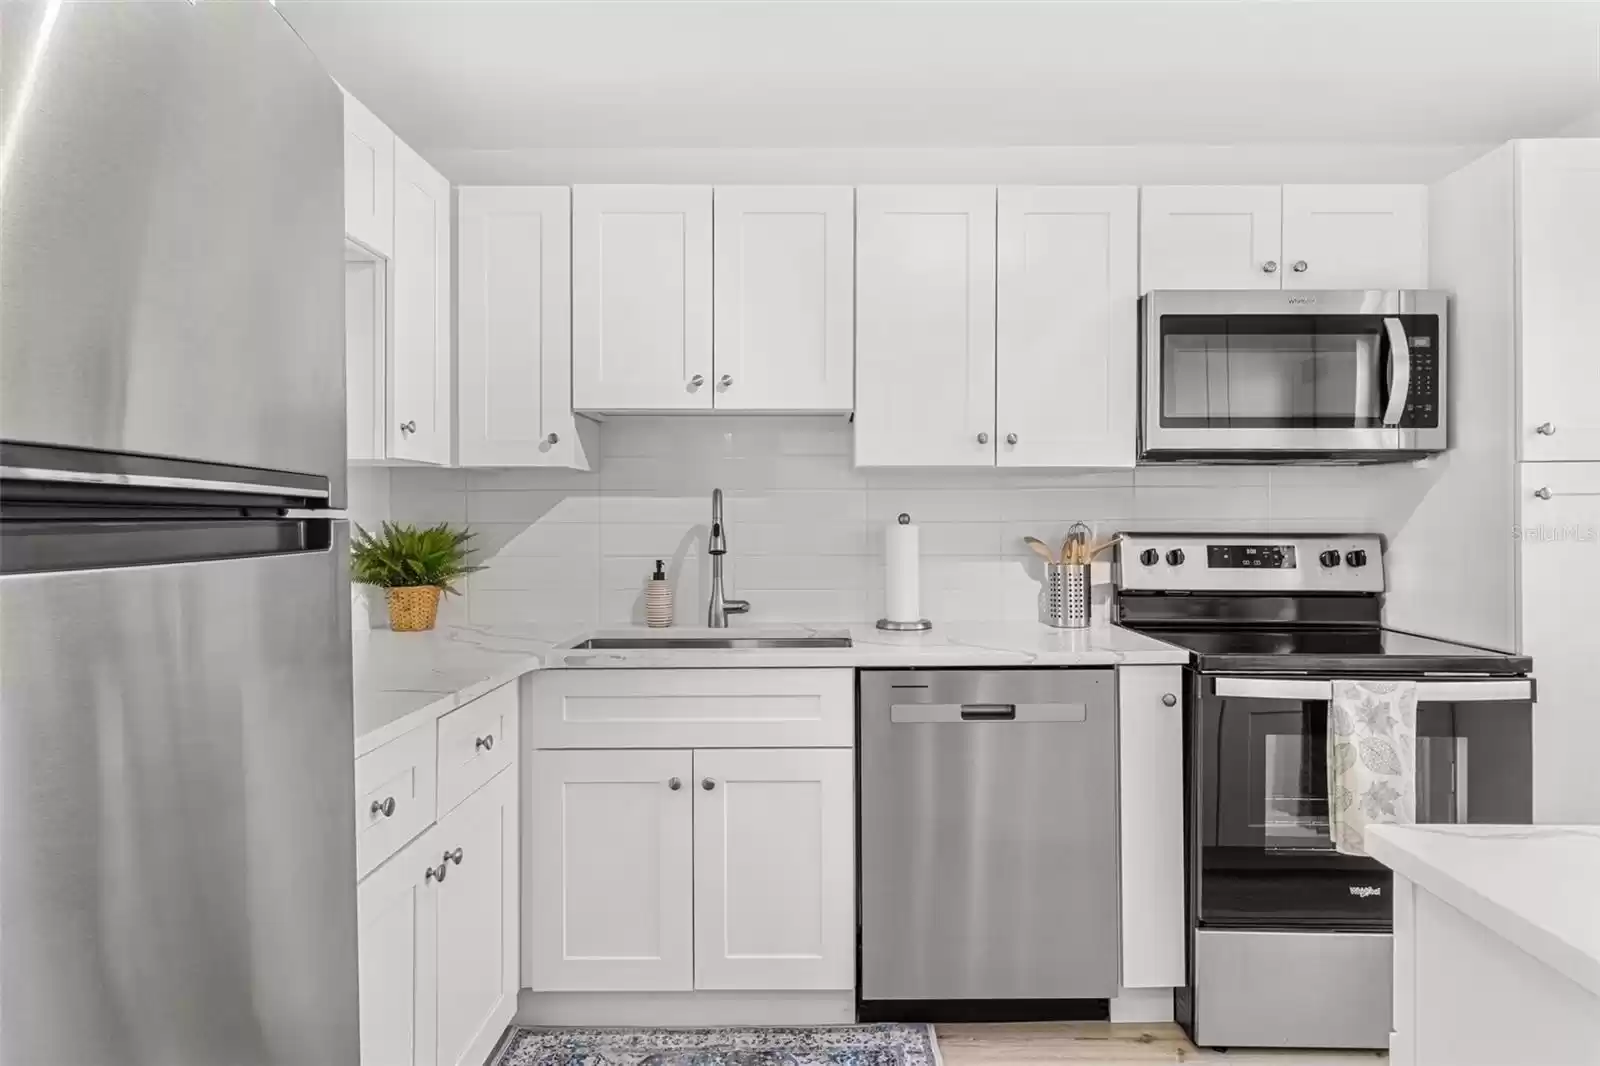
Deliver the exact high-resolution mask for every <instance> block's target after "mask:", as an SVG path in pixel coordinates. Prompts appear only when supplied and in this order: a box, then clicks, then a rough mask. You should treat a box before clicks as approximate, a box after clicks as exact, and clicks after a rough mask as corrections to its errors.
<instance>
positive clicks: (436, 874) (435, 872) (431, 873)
mask: <svg viewBox="0 0 1600 1066" xmlns="http://www.w3.org/2000/svg"><path fill="white" fill-rule="evenodd" d="M449 872H450V867H449V866H448V865H446V864H445V863H442V862H441V863H440V864H439V867H438V869H435V868H433V867H432V866H430V867H428V872H427V873H426V874H424V875H423V876H422V882H423V884H427V883H428V882H429V881H438V882H440V883H441V884H442V883H443V882H444V875H445V874H447V873H449Z"/></svg>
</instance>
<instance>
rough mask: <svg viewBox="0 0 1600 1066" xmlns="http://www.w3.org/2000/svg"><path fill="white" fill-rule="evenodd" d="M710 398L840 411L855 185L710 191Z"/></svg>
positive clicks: (849, 319) (848, 350)
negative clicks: (712, 380)
mask: <svg viewBox="0 0 1600 1066" xmlns="http://www.w3.org/2000/svg"><path fill="white" fill-rule="evenodd" d="M715 228H716V248H715V254H714V256H713V262H714V264H715V289H714V291H715V297H714V299H713V301H712V303H713V304H714V306H715V308H716V322H715V327H716V328H715V338H714V339H715V360H714V362H715V369H716V391H715V396H716V406H717V409H718V410H725V411H848V410H850V407H851V405H852V403H853V402H854V395H855V380H854V374H855V312H854V298H855V191H854V190H853V189H848V188H823V187H794V186H789V187H786V186H781V185H765V186H748V187H738V188H718V189H717V190H716V227H715Z"/></svg>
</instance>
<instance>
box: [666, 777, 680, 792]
mask: <svg viewBox="0 0 1600 1066" xmlns="http://www.w3.org/2000/svg"><path fill="white" fill-rule="evenodd" d="M667 787H668V788H670V789H672V791H674V792H676V791H678V789H680V788H682V787H683V782H682V781H680V780H678V779H677V778H676V777H674V778H673V779H672V780H670V781H668V782H667Z"/></svg>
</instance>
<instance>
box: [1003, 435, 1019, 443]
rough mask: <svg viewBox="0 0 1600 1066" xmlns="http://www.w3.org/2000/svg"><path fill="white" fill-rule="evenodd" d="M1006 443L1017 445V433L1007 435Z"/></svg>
mask: <svg viewBox="0 0 1600 1066" xmlns="http://www.w3.org/2000/svg"><path fill="white" fill-rule="evenodd" d="M1006 443H1007V444H1015V443H1017V435H1016V434H1015V433H1007V434H1006Z"/></svg>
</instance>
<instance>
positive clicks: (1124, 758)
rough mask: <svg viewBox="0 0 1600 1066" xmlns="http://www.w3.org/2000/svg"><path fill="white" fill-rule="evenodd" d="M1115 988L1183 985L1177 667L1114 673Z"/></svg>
mask: <svg viewBox="0 0 1600 1066" xmlns="http://www.w3.org/2000/svg"><path fill="white" fill-rule="evenodd" d="M1117 731H1118V737H1117V757H1118V759H1119V760H1120V764H1119V767H1118V770H1119V774H1118V792H1119V810H1118V817H1119V818H1120V819H1121V834H1120V835H1121V841H1122V987H1123V988H1172V987H1177V986H1181V985H1183V984H1184V983H1185V978H1186V971H1185V959H1186V953H1187V937H1188V922H1187V919H1186V918H1185V914H1184V885H1185V880H1184V858H1183V832H1184V817H1183V667H1181V666H1122V667H1118V668H1117Z"/></svg>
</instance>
